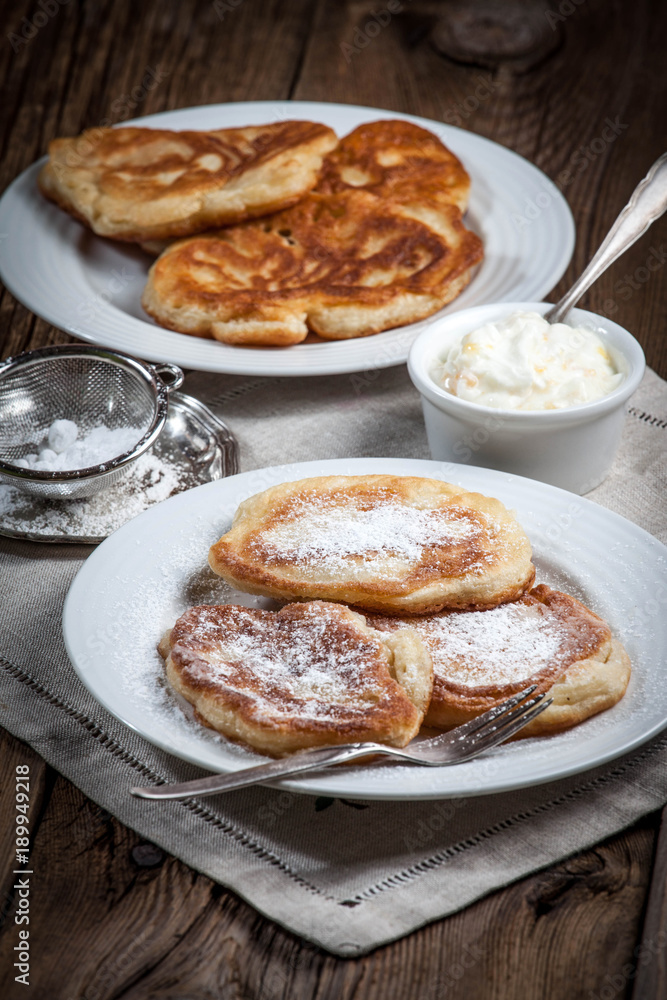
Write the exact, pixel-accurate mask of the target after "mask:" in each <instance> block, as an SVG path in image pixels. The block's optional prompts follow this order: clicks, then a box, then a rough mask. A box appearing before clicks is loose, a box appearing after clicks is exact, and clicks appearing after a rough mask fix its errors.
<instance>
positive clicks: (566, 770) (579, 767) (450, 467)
mask: <svg viewBox="0 0 667 1000" xmlns="http://www.w3.org/2000/svg"><path fill="white" fill-rule="evenodd" d="M369 462H370V463H373V467H372V471H373V472H380V471H381V470H380V468H379V467H378V463H380V464H382V465H384V464H385V463H388V464H389V465H391V464H392V463H400V464H401V465H405V464H406V463H407V466H409V467H413V468H414V472H413V473H412V474H414V475H419V474H420V472H419V469H421V470H422V472H421V474H422V475H425V474H426V470H427V467H430V468H432V470H433V471H434V472H435V471H437V470H440V472H441V473H442V471H443V470H446V473H447V475H448V476H450V475H453V476H455V477H456V474H457V472H458V471H459V470H461V471H462V472H463V473H464V477H465V473H466V472H468V471H470V472H472V474H473V476H474V475H476V474H477V473H480V472H481V473H482V474H483V475H484V476H488V477H490V478H491V480H492V481H493V480H498V481H500V480H501V479H505V480H506V481H507V480H509V481H510V482H511V483H512V484H518V486H519V488H520V489H531V488H534V487H535V486H537V487H538V489H539V491H541V492H544V494H546V496H547V497H549V496H555V497H558V498H561V500H563V501H567V502H568V503H571V502H572V500H573V499H576V501H577V502H578V503H582V504H583V505H584V509H585V511H587V512H594V513H595V514H596V515H597V516H598V517H602V519H603V520H607V522H608V523H609V524H610V525H611V526H613V525H614V524H622V525H623V526H624V528H625V529H627V527H628V526H629V527H630V530H631V532H632V533H633V534H636V536H637V537H640V538H642V539H643V540H644V541H645V543H646V542H648V543H649V544H650V545H651V546H655V547H656V548H657V551H658V553H659V554H660V555H661V556H662V558H663V559H664V558H667V546H665V545H664V544H663V543H662V542H660V540H659V539H657V538H655V536H653V535H651V534H650V532H648V531H646V530H645V529H644V528H641V527H640V526H639V525H637V524H635V523H634V522H633V521H631V520H629V518H626V517H624V516H623V515H622V514H618V513H616V511H612V510H610V509H609V508H607V507H603V506H602V505H601V504H597V503H595V501H593V500H587V499H586V498H585V497H579V496H575V494H572V493H570V492H568V491H567V490H563V489H560V488H559V487H556V486H551V485H550V484H547V483H542V482H538V481H537V480H533V479H528V478H527V477H523V476H511V477H508V476H506V475H505V474H504V473H501V472H498V471H496V470H493V469H486V468H484V467H482V466H472V465H460V464H454V463H443V462H438V461H435V460H431V459H409V458H397V457H387V458H377V457H374V458H363V457H362V458H360V457H353V458H336V459H314V460H309V461H305V462H298V463H292V464H290V463H285V464H281V465H272V466H265V467H262V468H261V469H252V470H248V471H246V472H242V473H238V474H237V475H236V476H230V477H227V478H225V479H221V480H217V481H215V482H211V483H206V484H203V485H202V486H198V487H195V489H194V490H188V491H186V492H184V493H180V494H178V495H176V496H174V497H170V498H169V499H167V500H165V501H163V502H162V504H156V505H155V506H154V507H152V508H149V509H148V510H146V511H143V512H142V513H141V514H139V515H137V517H135V518H133V519H132V520H130V521H128V522H126V524H124V525H122V526H121V527H120V528H118V529H117V531H116V532H114V533H113V534H112V535H110V536H109V537H108V538H107V539H105V541H104V542H102V543H101V544H100V545H99V546H98V547H97V549H96V550H95V551H94V552H93V553H92V554H91V555H90V556H89V558H88V559H87V560H86V561H85V563H84V564H83V565H82V566H81V568H80V569H79V571H78V572H77V574H76V576H75V577H74V579H73V581H72V583H71V585H70V588H69V590H68V593H67V596H66V599H65V603H64V607H63V615H62V631H63V638H64V642H65V647H66V650H67V654H68V657H69V659H70V663H71V665H72V668H73V669H74V671H75V673H76V675H77V677H78V678H79V680H80V681H81V682H82V683H83V685H84V687H85V688H86V690H87V691H88V692H89V693H90V694H91V695H92V696H93V698H94V699H95V700H96V702H97V703H98V704H100V705H101V706H102V707H103V708H104V709H105V710H106V711H108V712H109V713H110V714H111V715H112V716H113V717H114V718H116V719H117V720H118V721H120V722H121V723H122V724H123V725H125V726H127V727H128V728H129V729H131V730H132V731H133V732H136V733H137V734H138V735H139V736H141V737H142V739H145V740H146V741H147V742H148V743H150V744H151V745H153V746H156V747H158V748H159V749H161V750H163V751H165V752H166V753H169V754H171V755H172V756H174V757H176V758H178V759H180V760H183V761H186V762H188V763H190V764H194V765H195V766H197V767H200V768H202V769H203V770H205V771H206V772H207V773H216V770H217V769H211V768H210V767H209V765H207V764H202V763H201V759H199V758H197V756H196V754H192V753H189V752H188V751H187V750H186V751H179V752H176V751H175V750H174V748H173V746H170V745H168V743H167V742H166V741H164V740H160V739H159V738H158V737H154V736H148V735H146V733H145V732H144V731H142V730H141V729H140V728H138V726H137V725H135V724H134V723H133V722H131V721H129V720H128V719H126V718H125V716H124V713H123V711H122V710H118V709H117V708H116V707H114V706H113V705H112V704H110V703H109V702H108V701H107V700H106V699H104V698H101V697H100V696H99V694H97V693H96V692H95V691H94V690H93V689H92V688H91V686H90V685H89V684H88V683H87V681H86V679H85V671H82V670H81V669H80V668H79V666H78V665H77V662H76V657H75V654H74V651H73V648H72V645H71V643H70V636H71V635H73V634H74V632H75V631H76V629H75V624H76V612H75V611H74V610H73V605H74V601H75V599H76V597H77V587H81V586H85V584H84V583H83V581H84V580H85V577H86V575H87V573H88V572H90V566H91V565H93V564H94V562H95V560H96V559H97V558H99V556H98V553H99V552H100V551H101V550H103V549H104V547H105V546H107V547H108V548H110V547H111V546H114V545H116V544H117V542H118V539H117V536H118V535H119V533H124V532H131V531H132V526H133V525H134V523H135V522H136V521H138V520H140V519H142V518H148V517H154V516H155V515H156V512H157V511H158V509H159V508H160V507H163V505H164V504H172V505H175V504H178V503H180V504H184V503H188V501H189V498H190V496H191V494H192V493H195V492H198V493H201V492H202V491H203V490H209V491H211V490H221V489H222V490H227V489H228V488H229V487H228V485H226V484H231V483H234V482H236V483H239V481H241V484H242V483H243V482H244V480H247V479H250V477H252V476H253V475H257V474H260V473H261V474H263V475H266V476H283V474H284V476H285V478H284V479H282V481H284V482H287V481H290V479H294V478H306V477H307V475H308V473H309V472H310V473H311V474H312V475H323V474H332V475H336V474H339V475H340V474H344V473H341V472H336V471H335V470H333V469H332V470H330V471H329V472H327V468H326V467H328V466H334V465H336V466H342V465H347V466H349V465H350V464H351V463H352V464H354V463H358V464H359V465H361V463H364V464H365V465H366V466H367V464H368V463H369ZM323 467H325V468H324V470H323ZM348 474H352V475H354V474H355V473H354V472H352V473H348ZM390 474H398V475H400V474H403V475H408V474H410V471H409V469H408V471H406V472H404V473H396V472H395V471H393V472H391V473H390ZM438 478H442V476H439V477H438ZM275 481H276V482H279V481H281V480H280V479H276V480H275ZM454 481H456V479H454ZM524 484H526V485H524ZM241 492H242V488H241ZM70 623H71V624H70ZM665 710H666V711H667V703H666V705H665ZM665 727H667V714H666V715H665V716H664V717H663V718H661V719H660V720H659V721H656V722H655V723H653V724H652V725H651V726H650V727H649V728H648V729H647V730H645V731H643V732H641V733H638V734H636V735H635V736H634V737H632V738H630V739H629V740H625V741H623V739H621V741H620V743H619V745H618V746H613V747H610V748H609V749H607V750H606V751H603V752H599V751H598V752H596V753H595V755H594V758H593V759H590V755H589V757H584V759H583V760H577V761H573V762H572V764H571V765H569V766H565V767H562V766H561V767H554V766H550V768H549V770H548V773H546V774H536V772H535V771H533V772H532V774H529V775H527V776H526V775H524V776H522V777H521V778H517V777H514V778H511V777H510V778H506V779H504V780H503V779H502V777H501V778H499V779H494V780H493V781H492V783H491V786H490V787H487V786H483V787H480V785H475V787H468V788H467V789H466V788H460V787H459V788H452V789H431V790H418V791H417V792H416V793H412V794H410V792H409V791H408V792H406V791H405V790H403V791H398V792H397V791H396V790H395V787H394V786H390V787H387V786H383V785H380V786H379V787H378V788H376V789H368V788H362V789H356V790H355V788H354V787H353V785H354V779H355V775H354V774H353V775H352V787H350V786H348V787H343V788H341V787H338V788H336V787H335V779H334V782H331V780H329V783H328V784H327V783H326V782H327V778H328V779H331V778H332V776H334V774H335V769H334V770H333V771H329V772H327V771H322V772H318V774H319V777H318V776H317V775H316V776H313V775H310V776H307V775H304V776H303V777H301V778H292V779H290V778H285V779H282V780H279V781H272V782H267V783H266V784H267V785H269V786H270V787H273V788H279V789H281V790H286V791H290V792H298V793H300V794H307V795H326V796H343V797H345V798H351V799H355V798H356V799H361V800H365V801H412V800H415V801H425V800H433V799H448V798H465V797H476V796H481V795H491V794H500V793H503V792H508V791H515V790H520V789H522V788H529V787H532V786H535V785H541V784H546V783H548V782H551V781H557V780H561V779H563V778H568V777H571V776H573V775H575V774H580V773H584V772H586V771H591V770H593V769H595V768H598V767H600V766H602V765H604V764H606V763H608V762H609V761H612V760H615V759H618V758H619V757H622V756H624V755H626V754H628V753H630V752H631V751H633V750H635V749H636V748H637V747H639V746H642V745H643V744H645V743H646V742H648V741H649V740H650V739H651V738H652V737H653V736H655V735H656V734H657V733H660V732H662V731H663V730H664V729H665ZM247 766H252V764H250V765H247ZM232 770H240V768H236V769H232ZM224 773H229V772H224ZM343 780H344V779H343ZM320 782H321V783H320ZM332 784H333V785H334V787H332Z"/></svg>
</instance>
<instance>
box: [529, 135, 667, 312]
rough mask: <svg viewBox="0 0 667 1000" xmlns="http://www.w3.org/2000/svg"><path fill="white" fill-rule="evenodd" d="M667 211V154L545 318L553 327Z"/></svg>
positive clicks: (636, 191) (647, 177) (655, 165)
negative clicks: (585, 266) (580, 273)
mask: <svg viewBox="0 0 667 1000" xmlns="http://www.w3.org/2000/svg"><path fill="white" fill-rule="evenodd" d="M666 209H667V153H663V154H662V156H661V157H660V158H659V159H657V160H656V161H655V163H654V164H653V166H652V167H651V169H650V170H649V172H648V173H647V175H646V177H645V178H644V179H643V181H640V183H639V184H638V185H637V187H636V188H635V190H634V192H633V194H632V197H631V198H630V201H629V202H628V203H627V205H626V206H625V208H624V209H623V211H622V212H621V214H620V215H619V216H618V218H617V219H616V222H615V223H614V225H613V226H612V227H611V229H610V230H609V232H608V233H607V236H606V238H605V240H604V241H603V243H602V245H601V246H600V249H599V250H598V252H597V253H596V254H595V256H594V257H593V259H592V260H591V262H590V264H589V265H588V267H587V268H586V270H585V271H584V272H583V274H582V275H581V277H579V278H578V279H577V281H575V283H574V284H573V285H572V288H571V289H570V290H569V292H567V293H566V294H565V295H564V296H563V298H562V299H561V300H560V302H558V303H557V304H556V305H555V306H554V307H553V309H550V310H549V312H548V313H547V314H546V315H545V317H544V318H545V319H546V320H547V322H549V323H560V322H562V321H563V319H564V318H565V317H566V316H567V314H568V313H569V311H570V309H572V307H573V306H574V305H576V303H577V302H578V301H579V299H580V298H581V296H582V295H583V294H584V292H586V291H587V290H588V289H589V288H590V286H591V285H592V284H593V282H594V281H597V279H598V278H599V277H600V275H601V274H602V273H603V272H604V271H606V270H607V268H608V267H609V265H610V264H613V263H614V261H615V260H617V259H618V257H620V256H621V254H623V253H625V251H626V250H627V249H628V247H631V246H632V244H633V243H635V242H636V240H638V239H639V237H640V236H642V235H643V234H644V233H645V232H646V230H647V229H648V227H649V226H650V225H651V224H652V223H653V222H655V220H656V219H659V218H660V216H661V215H662V214H663V212H664V211H665V210H666Z"/></svg>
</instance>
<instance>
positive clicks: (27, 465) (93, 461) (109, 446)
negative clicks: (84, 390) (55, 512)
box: [12, 420, 144, 472]
mask: <svg viewBox="0 0 667 1000" xmlns="http://www.w3.org/2000/svg"><path fill="white" fill-rule="evenodd" d="M143 433H144V432H143V430H142V429H141V428H139V427H116V428H113V429H112V428H110V427H106V426H105V425H104V424H99V425H98V426H97V427H92V428H91V429H90V430H89V431H88V433H87V434H85V436H83V437H81V436H80V432H79V428H78V427H77V425H76V424H75V423H74V421H73V420H54V421H53V423H52V424H51V426H50V427H49V429H48V431H47V432H46V435H45V437H44V440H43V441H42V442H39V451H38V452H37V453H36V454H35V453H33V452H28V453H27V454H26V455H24V456H23V457H22V458H15V459H12V461H13V464H14V465H17V466H19V468H21V469H35V470H36V471H40V472H72V471H74V470H75V469H90V468H93V467H94V466H96V465H103V464H104V463H105V462H111V461H112V460H113V459H114V458H118V456H119V455H125V454H126V453H127V452H128V451H131V450H132V448H134V446H135V445H136V444H137V442H138V441H139V440H141V437H142V435H143ZM25 443H26V445H27V444H32V443H33V442H32V441H26V442H25Z"/></svg>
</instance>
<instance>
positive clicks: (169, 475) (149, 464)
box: [0, 451, 179, 539]
mask: <svg viewBox="0 0 667 1000" xmlns="http://www.w3.org/2000/svg"><path fill="white" fill-rule="evenodd" d="M178 489H179V475H178V469H177V467H176V466H175V465H173V464H172V463H170V462H169V461H167V460H166V459H165V458H161V457H158V456H157V455H156V454H154V453H153V452H151V451H149V452H146V453H144V454H143V455H140V457H139V458H138V459H137V460H136V462H134V463H133V465H132V466H130V469H129V470H128V472H127V474H126V475H125V476H124V477H123V478H122V479H121V480H119V481H118V482H117V483H115V484H114V485H113V486H110V487H109V488H108V489H107V490H103V491H102V492H100V493H98V494H97V495H95V496H93V497H88V498H86V499H83V500H58V501H52V500H42V499H40V498H38V497H33V496H30V495H29V494H27V493H23V492H22V491H21V490H18V489H16V488H15V487H14V486H4V485H0V526H1V527H2V529H3V530H4V531H7V532H8V533H13V534H19V535H31V536H33V537H39V536H47V537H56V536H57V537H61V536H63V535H65V534H67V533H68V532H71V533H73V534H75V535H76V536H77V537H87V538H94V539H97V538H104V537H105V536H106V535H109V534H111V532H112V531H115V530H116V528H119V527H120V525H121V524H125V522H126V521H129V520H130V518H132V517H135V516H136V515H137V514H140V513H141V512H142V511H144V510H146V509H147V508H148V507H151V506H152V505H153V504H156V503H159V502H160V501H161V500H166V499H167V497H170V496H172V494H173V493H175V492H177V491H178Z"/></svg>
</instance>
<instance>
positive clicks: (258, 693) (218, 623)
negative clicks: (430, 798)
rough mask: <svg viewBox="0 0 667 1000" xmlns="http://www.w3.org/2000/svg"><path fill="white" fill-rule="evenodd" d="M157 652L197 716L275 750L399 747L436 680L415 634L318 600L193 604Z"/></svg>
mask: <svg viewBox="0 0 667 1000" xmlns="http://www.w3.org/2000/svg"><path fill="white" fill-rule="evenodd" d="M160 652H161V654H162V656H163V657H164V658H165V659H166V666H167V679H168V681H169V683H170V684H171V686H172V687H173V688H174V690H176V691H177V692H178V693H179V694H180V695H182V696H183V697H184V698H186V699H187V701H189V702H190V703H191V704H192V705H194V706H195V709H196V712H197V716H198V718H199V720H200V721H201V722H203V723H205V724H206V725H207V726H210V727H212V728H213V729H216V730H218V732H220V733H223V734H224V735H225V736H227V737H229V738H230V739H233V740H240V741H242V742H244V743H247V744H248V745H250V746H251V747H254V748H255V749H256V750H259V751H261V752H262V753H268V754H274V755H276V754H282V753H288V752H291V751H294V750H300V749H303V748H305V747H312V746H323V745H327V744H340V743H349V742H358V741H363V740H371V741H376V742H380V743H387V744H389V745H390V746H399V747H402V746H405V745H406V743H408V742H409V741H410V740H411V739H412V738H413V737H414V736H415V735H416V734H417V732H418V730H419V726H420V724H421V722H422V719H423V717H424V712H425V711H426V708H427V707H428V703H429V700H430V696H431V689H432V685H433V670H432V666H431V660H430V657H429V655H428V653H427V652H426V650H425V648H424V646H423V644H422V642H421V640H420V639H419V637H418V636H417V635H416V633H414V632H413V631H411V630H409V629H402V630H399V631H396V632H393V633H392V634H391V635H390V634H389V633H386V632H384V633H383V632H375V631H373V630H371V629H368V628H367V627H366V624H365V620H364V618H363V616H362V615H359V614H356V613H355V612H354V611H351V610H350V609H349V608H344V607H342V606H341V605H337V604H328V603H324V602H320V601H315V602H311V603H306V604H291V605H287V606H286V607H284V608H283V609H282V610H281V611H279V612H274V611H260V610H257V609H255V608H245V607H239V606H237V605H219V606H212V605H204V606H201V607H197V608H192V609H191V610H190V611H187V612H186V613H185V614H184V615H182V617H181V618H179V619H178V621H177V622H176V624H175V625H174V627H173V629H171V631H170V632H169V633H167V635H166V636H165V637H164V639H163V640H162V642H161V643H160Z"/></svg>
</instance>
